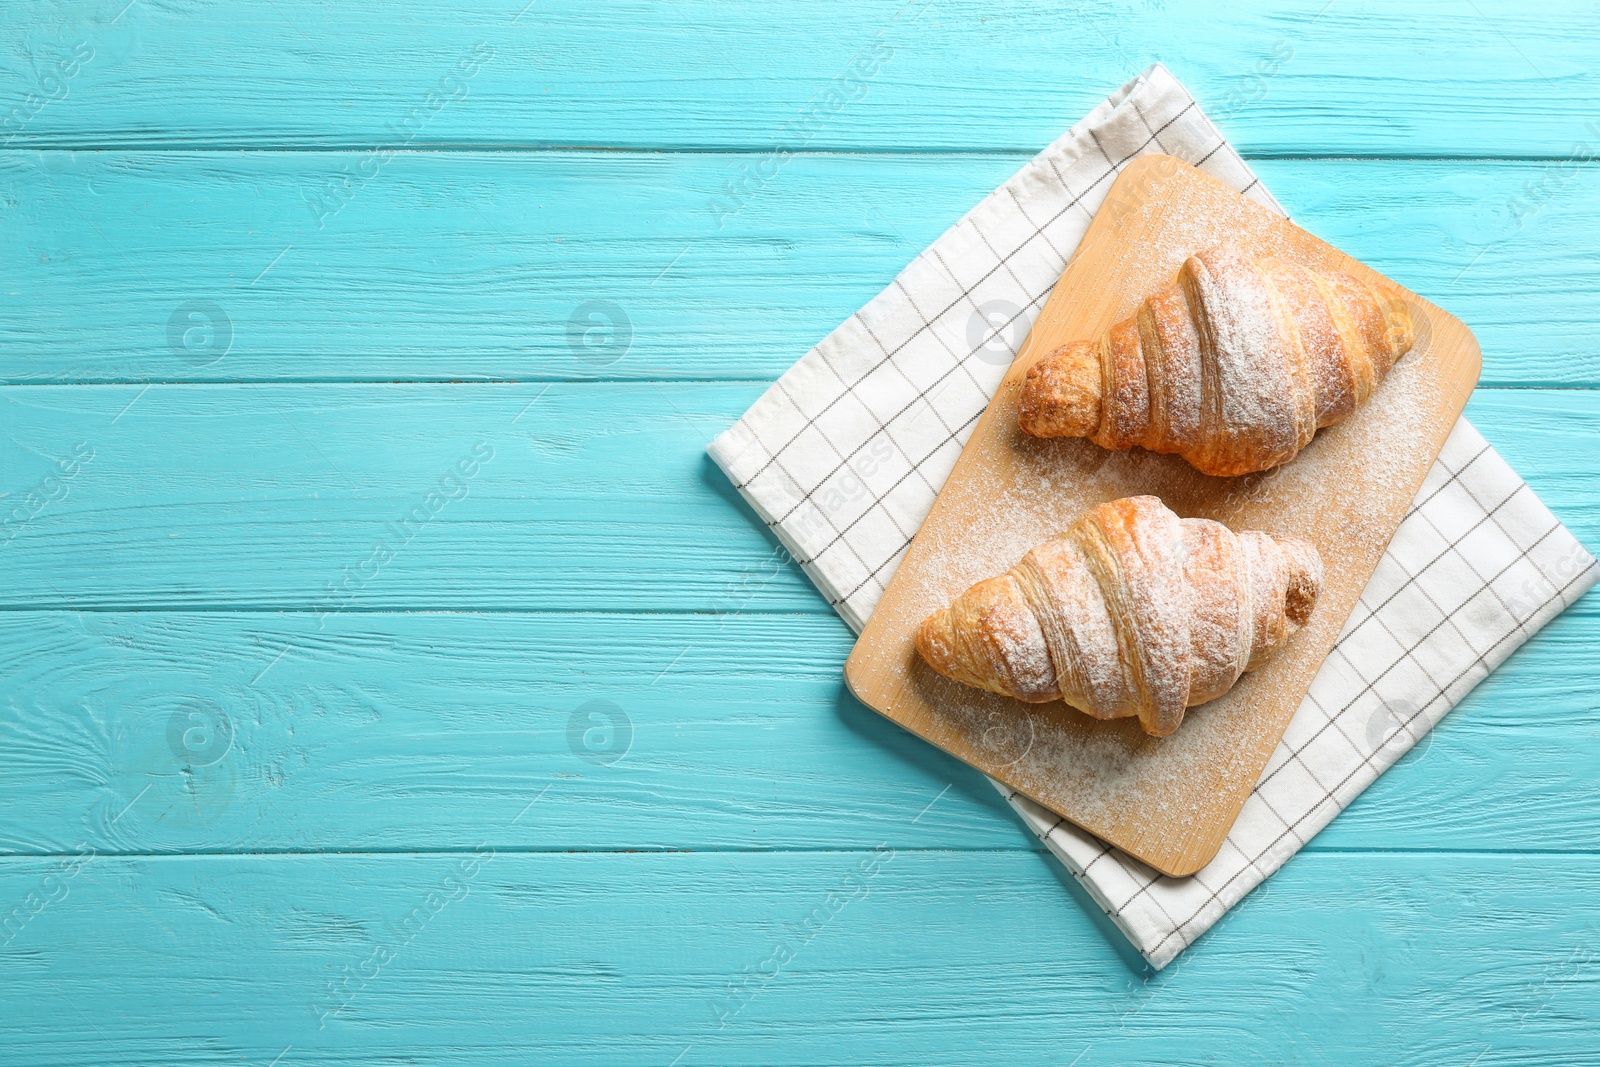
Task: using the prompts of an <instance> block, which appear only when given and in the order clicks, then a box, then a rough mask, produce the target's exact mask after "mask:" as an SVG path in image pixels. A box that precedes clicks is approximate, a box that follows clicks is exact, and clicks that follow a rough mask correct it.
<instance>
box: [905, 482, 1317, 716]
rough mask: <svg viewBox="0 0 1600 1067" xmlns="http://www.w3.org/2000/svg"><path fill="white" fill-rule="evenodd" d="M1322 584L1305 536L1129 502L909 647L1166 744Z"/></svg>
mask: <svg viewBox="0 0 1600 1067" xmlns="http://www.w3.org/2000/svg"><path fill="white" fill-rule="evenodd" d="M1321 587H1322V559H1321V557H1320V556H1319V555H1318V554H1317V550H1316V549H1315V548H1314V547H1312V546H1311V545H1310V544H1309V543H1308V542H1306V541H1302V540H1300V539H1299V538H1293V537H1284V538H1275V537H1272V536H1270V535H1268V534H1264V533H1259V532H1257V531H1254V530H1247V531H1244V532H1242V533H1234V532H1233V531H1231V530H1229V529H1228V528H1227V527H1226V526H1223V525H1222V524H1221V523H1218V522H1212V521H1210V520H1209V519H1180V518H1179V517H1178V516H1177V515H1175V514H1174V513H1173V512H1171V511H1170V510H1168V509H1167V507H1166V506H1165V505H1164V504H1162V503H1161V501H1160V500H1158V499H1157V498H1155V497H1153V496H1134V497H1127V498H1124V499H1122V500H1113V501H1111V502H1110V503H1108V504H1101V505H1099V506H1098V507H1095V508H1091V509H1090V510H1089V511H1088V512H1086V513H1085V514H1084V515H1082V516H1081V517H1080V518H1079V519H1078V520H1077V521H1076V522H1074V523H1073V524H1072V525H1071V526H1070V527H1068V528H1067V531H1066V532H1065V533H1063V534H1061V535H1060V536H1058V537H1056V538H1054V539H1052V540H1050V541H1046V542H1045V543H1044V544H1042V545H1039V546H1038V547H1036V548H1034V549H1033V551H1031V552H1029V553H1028V554H1027V555H1026V556H1024V557H1023V559H1022V562H1021V563H1019V564H1018V565H1017V566H1016V567H1014V568H1012V569H1011V570H1010V571H1009V572H1008V573H1006V574H1003V575H1001V576H999V577H998V578H990V579H988V580H987V581H983V582H979V583H978V584H977V585H974V586H973V587H972V588H970V589H968V590H967V591H966V592H965V593H963V594H961V596H959V597H957V598H956V600H955V602H954V603H952V604H951V605H950V606H949V607H948V608H944V609H942V610H940V611H936V612H934V613H933V614H932V615H930V616H928V618H927V619H925V620H923V623H922V626H921V627H920V629H919V630H918V631H917V639H916V643H917V651H918V652H920V653H921V654H922V658H923V659H924V660H926V661H927V662H928V664H929V666H931V667H933V669H934V670H936V671H938V672H939V673H940V674H943V675H945V676H946V677H948V678H953V679H955V680H956V681H958V682H963V683H965V684H967V685H971V686H976V687H978V688H980V689H986V690H988V691H990V692H992V693H999V694H1001V695H1003V696H1010V697H1016V698H1017V699H1019V700H1026V701H1030V702H1034V703H1038V702H1042V701H1048V700H1064V701H1066V702H1067V703H1068V704H1071V705H1072V706H1073V707H1075V708H1078V709H1080V710H1082V711H1084V712H1087V713H1088V714H1090V715H1092V716H1094V717H1095V718H1099V719H1115V718H1123V717H1126V716H1130V715H1137V716H1138V717H1139V725H1140V726H1142V727H1143V728H1144V730H1145V732H1146V733H1150V734H1154V735H1156V736H1157V737H1163V736H1165V735H1167V734H1170V733H1171V732H1172V731H1173V730H1176V729H1177V728H1178V725H1179V724H1180V723H1181V722H1183V715H1184V709H1185V708H1188V707H1192V706H1194V705H1196V704H1201V703H1204V702H1205V701H1207V700H1213V699H1215V698H1217V697H1219V696H1221V695H1222V694H1223V693H1226V692H1227V691H1228V690H1229V689H1231V688H1232V687H1233V683H1234V682H1235V681H1236V680H1238V678H1239V675H1240V674H1241V673H1243V672H1244V671H1247V670H1252V669H1254V668H1256V667H1258V666H1260V665H1261V664H1262V663H1263V662H1264V661H1265V660H1266V658H1267V656H1268V654H1270V653H1271V652H1272V650H1273V649H1275V648H1277V647H1278V646H1280V645H1282V644H1283V643H1284V642H1285V641H1286V640H1288V638H1289V637H1290V635H1292V634H1293V633H1294V632H1295V631H1297V630H1299V629H1300V627H1302V626H1304V625H1305V623H1306V621H1307V620H1308V619H1309V618H1310V615H1311V611H1312V608H1314V607H1315V606H1316V602H1317V596H1318V594H1319V592H1320V591H1321Z"/></svg>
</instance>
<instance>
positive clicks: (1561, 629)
mask: <svg viewBox="0 0 1600 1067" xmlns="http://www.w3.org/2000/svg"><path fill="white" fill-rule="evenodd" d="M1597 598H1600V594H1596V595H1595V596H1591V597H1590V598H1589V600H1588V601H1586V602H1583V603H1582V604H1580V605H1579V606H1578V607H1577V608H1575V609H1574V610H1573V611H1572V612H1571V613H1569V614H1568V615H1567V616H1566V617H1564V618H1562V619H1560V620H1558V621H1557V622H1556V623H1555V624H1553V625H1552V626H1551V627H1550V629H1549V630H1548V631H1546V632H1545V633H1542V634H1540V635H1539V636H1538V637H1537V638H1535V639H1534V641H1533V642H1532V643H1531V644H1530V645H1529V646H1528V647H1527V648H1525V649H1523V650H1521V651H1520V652H1518V653H1517V654H1516V655H1515V656H1514V657H1513V658H1512V659H1511V660H1510V661H1509V662H1508V663H1507V664H1506V665H1505V666H1504V667H1502V668H1501V669H1500V671H1499V672H1497V673H1496V674H1495V675H1494V676H1493V677H1492V678H1490V679H1489V680H1488V681H1487V682H1485V683H1484V684H1483V685H1482V686H1480V687H1479V689H1478V690H1477V691H1475V692H1474V693H1473V695H1472V696H1471V697H1470V698H1469V699H1468V700H1467V701H1466V703H1464V704H1463V705H1462V706H1461V707H1459V708H1457V709H1456V710H1455V711H1454V712H1452V713H1451V715H1450V717H1449V718H1447V719H1446V720H1445V722H1444V724H1443V725H1442V726H1441V727H1440V728H1439V729H1438V731H1437V732H1435V733H1434V734H1432V735H1431V736H1430V737H1429V738H1428V739H1427V740H1426V741H1425V742H1424V743H1423V745H1422V746H1421V747H1419V748H1417V749H1415V750H1413V752H1412V753H1411V754H1410V755H1408V756H1406V757H1405V758H1404V760H1403V761H1402V763H1401V764H1400V765H1399V766H1398V767H1396V768H1394V769H1393V770H1391V771H1390V772H1389V773H1388V774H1387V775H1385V776H1384V777H1383V778H1382V779H1380V781H1379V783H1378V785H1377V786H1375V787H1374V788H1373V789H1372V790H1371V791H1370V793H1369V794H1368V795H1367V796H1364V797H1363V798H1362V799H1361V800H1360V801H1359V802H1358V804H1357V805H1356V807H1355V808H1354V809H1353V810H1352V811H1351V812H1349V813H1348V814H1346V815H1344V816H1342V817H1341V818H1339V819H1338V820H1336V821H1335V822H1334V824H1333V826H1332V827H1330V828H1329V829H1328V830H1327V831H1325V832H1324V834H1323V835H1322V836H1320V837H1318V838H1317V839H1315V840H1314V841H1313V842H1312V844H1311V846H1310V847H1311V848H1312V849H1325V848H1333V849H1344V850H1350V849H1401V848H1405V849H1424V850H1433V851H1438V850H1460V849H1499V850H1510V849H1546V850H1554V849H1566V850H1587V849H1591V848H1592V847H1593V845H1594V834H1593V827H1594V826H1595V825H1596V823H1597V822H1600V796H1597V795H1596V793H1595V791H1594V790H1593V789H1592V788H1590V787H1589V784H1588V783H1590V782H1593V781H1594V780H1595V779H1596V778H1597V777H1600V752H1597V750H1596V748H1595V746H1593V745H1588V744H1574V743H1573V739H1574V738H1575V737H1586V736H1589V735H1592V734H1593V733H1594V732H1595V731H1596V730H1600V680H1596V679H1595V678H1593V677H1589V676H1585V675H1583V674H1581V673H1578V674H1575V673H1574V671H1573V666H1574V664H1575V663H1578V662H1580V661H1582V660H1583V658H1584V656H1585V655H1586V650H1588V649H1590V648H1592V647H1593V646H1594V644H1595V643H1596V641H1597V640H1600V599H1597ZM851 643H852V638H851V636H850V634H849V632H848V630H846V628H845V627H844V625H843V624H842V623H840V622H839V621H838V620H836V619H830V618H825V617H821V616H804V615H781V616H772V615H767V616H759V615H735V616H728V617H724V618H714V617H710V616H659V615H655V616H652V615H581V614H549V615H547V614H532V615H529V614H500V615H494V614H487V615H485V614H426V613H414V614H381V613H380V614H373V613H360V614H341V615H334V616H330V617H329V618H328V620H327V621H326V623H325V625H323V626H322V627H321V628H319V627H318V626H317V623H316V620H315V619H314V618H312V617H310V616H307V615H297V614H277V613H240V614H235V613H199V614H186V613H171V612H154V613H152V612H133V613H126V614H123V613H104V612H89V613H73V612H4V613H0V676H3V677H4V678H5V686H4V696H3V698H0V810H3V811H5V812H6V813H7V817H6V819H5V821H4V825H3V826H0V852H4V853H13V854H15V853H33V854H39V853H63V852H71V851H74V850H80V849H82V848H83V847H84V846H85V845H87V846H90V847H93V848H94V849H95V850H96V851H98V852H102V853H150V852H171V851H176V852H186V853H193V852H229V853H240V852H282V851H294V852H317V851H389V850H401V851H416V850H422V851H433V850H442V849H462V848H470V847H472V846H474V845H476V844H478V843H480V842H484V841H487V842H489V843H490V844H492V845H494V846H495V847H497V848H504V849H522V850H530V849H533V850H562V849H663V848H665V849H693V850H696V851H700V850H705V849H757V850H776V849H838V848H844V849H850V848H870V847H872V846H874V845H877V844H879V843H882V842H887V843H889V844H891V845H893V846H894V847H896V848H939V849H967V850H971V849H990V850H993V849H1009V850H1018V849H1020V850H1030V849H1037V848H1038V847H1039V846H1038V843H1037V842H1036V841H1035V839H1034V838H1033V837H1032V836H1031V835H1030V834H1028V833H1026V832H1025V831H1023V830H1022V828H1021V825H1020V824H1019V823H1018V822H1017V821H1016V819H1015V818H1014V817H1013V816H1012V815H1011V813H1010V812H1009V810H1008V809H1006V808H1005V807H1004V806H1003V805H1002V804H1001V802H1000V799H999V795H998V794H997V793H995V792H994V791H993V790H992V789H991V788H990V787H989V786H988V785H987V784H986V783H984V782H983V781H982V779H981V778H980V777H979V776H978V775H977V774H976V773H975V772H973V771H972V770H971V769H969V768H967V767H966V766H965V765H963V764H960V763H958V762H957V761H955V760H953V759H950V758H948V757H946V756H944V755H943V754H942V753H940V752H939V751H938V750H936V749H934V748H933V747H932V746H930V745H926V744H923V743H922V742H920V741H918V740H916V739H915V738H913V737H912V736H911V735H910V734H909V733H906V732H904V731H902V730H900V729H898V728H897V727H894V726H892V725H891V724H890V723H888V722H887V721H885V720H883V719H881V718H879V717H878V716H877V715H875V714H873V713H872V712H870V711H869V710H868V709H866V708H864V707H862V706H861V705H860V704H858V703H857V702H856V701H855V700H853V699H852V698H850V697H849V696H848V695H847V694H846V693H845V691H844V688H843V685H842V683H841V677H840V665H841V664H842V663H843V662H844V658H845V656H846V655H847V654H848V652H849V650H850V646H851ZM1390 725H1391V724H1390V723H1389V721H1388V720H1387V719H1386V718H1385V719H1383V720H1382V721H1374V723H1373V724H1372V728H1373V738H1372V743H1373V746H1374V748H1376V747H1378V746H1380V745H1382V744H1383V740H1384V737H1385V736H1386V731H1387V730H1388V729H1389V728H1390ZM947 786H948V787H949V789H948V791H947V792H944V793H943V795H942V797H941V799H940V802H939V803H938V804H937V805H936V806H935V807H934V808H932V809H930V810H929V811H927V812H926V813H925V814H923V815H922V817H921V818H916V817H915V816H916V815H917V814H918V812H919V811H920V810H921V809H922V807H923V806H924V805H925V804H926V803H927V802H928V798H929V797H931V796H933V795H934V794H937V793H940V792H941V790H944V789H945V787H947ZM546 787H548V788H549V792H548V793H546V794H545V796H544V799H542V800H541V801H540V802H539V805H538V806H537V808H536V809H534V810H533V811H531V812H530V813H529V815H528V816H527V817H526V818H524V819H523V820H521V821H520V822H519V823H518V824H517V826H516V827H508V826H507V825H506V823H505V811H506V809H507V808H508V807H511V808H517V807H520V805H521V804H522V803H525V802H526V801H525V800H524V799H522V798H525V797H526V796H527V795H528V794H529V792H530V791H533V792H539V791H541V790H544V789H545V788H546Z"/></svg>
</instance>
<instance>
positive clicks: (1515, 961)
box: [0, 802, 1600, 1067]
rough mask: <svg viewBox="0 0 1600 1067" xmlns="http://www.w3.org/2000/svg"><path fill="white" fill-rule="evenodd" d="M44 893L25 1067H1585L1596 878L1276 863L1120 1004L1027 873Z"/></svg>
mask: <svg viewBox="0 0 1600 1067" xmlns="http://www.w3.org/2000/svg"><path fill="white" fill-rule="evenodd" d="M541 803H542V802H541ZM519 806H520V805H517V804H515V803H511V804H507V806H506V809H505V819H506V820H507V821H508V822H509V821H510V820H511V819H513V818H514V817H515V815H516V812H517V808H518V807H519ZM533 810H534V811H537V810H538V808H537V806H535V808H534V809H533ZM529 817H530V818H531V817H532V816H531V815H530V816H529ZM75 862H77V861H75ZM69 870H73V871H75V873H72V874H67V873H66V872H64V871H63V870H62V869H61V866H60V861H59V860H32V859H28V860H18V859H11V860H3V861H0V899H11V898H15V897H17V896H19V895H22V894H25V893H28V892H31V891H34V890H36V889H38V888H39V887H41V886H44V885H47V884H48V885H51V886H52V887H54V886H60V887H61V888H60V889H56V890H55V892H56V896H57V899H56V900H55V901H54V902H53V903H50V904H49V905H48V906H46V907H44V908H42V909H41V910H39V911H37V912H36V913H35V914H34V915H33V916H32V918H31V920H30V921H29V922H28V923H27V924H26V925H25V926H24V927H23V928H22V930H21V931H20V933H19V934H18V935H17V936H16V937H14V938H13V939H12V941H11V942H10V944H8V945H7V946H6V947H5V948H4V949H0V959H3V960H4V966H3V968H0V997H3V998H4V1000H5V1003H6V1004H7V1006H8V1008H9V1009H10V1010H9V1011H8V1012H7V1017H6V1031H7V1044H6V1049H5V1055H6V1056H7V1057H8V1058H13V1059H14V1060H15V1061H16V1062H19V1063H28V1064H32V1065H35V1067H99V1065H101V1064H104V1063H108V1062H115V1063H118V1064H125V1065H128V1067H139V1065H150V1067H157V1065H159V1067H170V1065H172V1064H224V1063H241V1062H245V1063H251V1064H268V1063H271V1062H272V1060H273V1058H274V1057H279V1056H281V1059H279V1060H278V1064H279V1067H284V1065H303V1064H313V1063H329V1062H359V1063H395V1062H404V1063H409V1064H426V1065H433V1064H447V1063H460V1062H463V1061H465V1060H472V1061H473V1062H476V1063H491V1064H526V1063H529V1062H536V1063H545V1062H561V1063H575V1064H597V1065H598V1064H604V1065H610V1064H616V1063H658V1064H668V1063H671V1062H672V1060H673V1058H674V1057H678V1058H679V1063H680V1064H734V1063H795V1064H816V1063H835V1062H840V1061H848V1062H870V1063H881V1064H897V1065H906V1067H925V1065H928V1064H970V1063H975V1062H983V1063H1009V1062H1025V1063H1058V1064H1069V1063H1072V1062H1073V1061H1074V1058H1076V1060H1077V1063H1078V1064H1079V1067H1083V1065H1085V1064H1089V1065H1118V1067H1121V1065H1127V1064H1141V1065H1170V1064H1201V1063H1219V1062H1226V1063H1316V1064H1351V1063H1384V1064H1402V1065H1407V1067H1410V1065H1419V1064H1434V1063H1441V1064H1467V1063H1470V1062H1472V1060H1473V1058H1474V1057H1478V1058H1479V1062H1480V1063H1484V1062H1493V1061H1496V1060H1498V1061H1499V1062H1501V1063H1516V1064H1530V1065H1538V1067H1571V1065H1575V1064H1588V1063H1593V1062H1596V1060H1597V1059H1600V1000H1597V998H1595V997H1594V995H1593V986H1594V967H1595V956H1596V953H1597V945H1596V937H1597V933H1596V930H1595V926H1594V922H1593V920H1594V913H1593V910H1592V908H1593V903H1592V902H1593V900H1594V899H1595V896H1596V894H1597V893H1600V859H1597V857H1595V856H1594V855H1593V854H1588V855H1563V856H1548V855H1540V856H1515V855H1495V854H1480V853H1457V854H1452V855H1450V856H1448V857H1437V856H1414V855H1405V854H1399V855H1366V854H1352V853H1322V854H1310V855H1303V856H1299V857H1296V858H1295V859H1294V860H1293V861H1291V862H1290V864H1289V865H1288V867H1287V868H1286V869H1284V870H1283V871H1282V872H1280V873H1279V874H1278V875H1277V876H1276V877H1274V878H1273V880H1272V882H1271V883H1270V885H1269V887H1268V888H1266V889H1264V890H1262V891H1261V893H1260V894H1259V897H1258V899H1261V906H1259V907H1251V908H1245V909H1242V910H1240V911H1239V912H1237V913H1235V914H1234V915H1232V916H1231V917H1230V918H1229V919H1227V920H1226V922H1225V923H1224V925H1223V927H1222V929H1220V930H1218V931H1216V932H1215V933H1214V934H1213V935H1212V936H1211V937H1209V938H1207V939H1206V940H1204V941H1202V942H1201V943H1200V944H1198V945H1197V946H1195V947H1194V948H1192V949H1190V950H1189V952H1188V953H1186V954H1185V955H1184V956H1183V957H1182V959H1181V961H1180V962H1179V963H1177V964H1175V965H1174V966H1173V967H1172V968H1169V970H1168V971H1167V972H1165V973H1163V974H1161V975H1159V976H1157V977H1155V978H1152V979H1147V980H1141V979H1140V978H1138V977H1135V976H1132V975H1130V974H1129V973H1128V971H1127V968H1126V966H1125V964H1124V962H1123V961H1122V960H1121V959H1120V958H1119V957H1118V955H1117V953H1116V950H1115V949H1114V948H1113V947H1112V944H1111V943H1110V942H1108V941H1107V940H1106V938H1105V937H1104V936H1102V934H1101V932H1100V931H1099V930H1097V929H1096V928H1095V926H1094V924H1093V922H1092V921H1091V919H1090V918H1089V915H1088V913H1086V912H1085V911H1083V910H1081V909H1079V908H1077V907H1075V906H1068V904H1067V901H1066V900H1063V899H1061V898H1062V897H1063V896H1065V895H1066V893H1067V890H1066V888H1065V887H1064V886H1063V884H1062V881H1061V878H1062V877H1063V876H1060V875H1058V874H1057V871H1056V870H1055V869H1054V868H1053V867H1052V866H1051V861H1050V860H1049V859H1047V858H1046V857H1042V856H1037V855H1030V854H1026V853H977V854H972V853H967V854H962V853H943V852H935V853H926V852H908V851H901V850H894V849H883V850H878V851H850V852H827V853H809V854H800V853H786V854H762V855H741V854H728V853H721V854H705V855H701V854H685V853H674V854H667V855H660V854H657V855H531V856H530V855H516V854H507V853H500V852H495V853H494V854H493V855H489V854H488V853H474V852H472V851H470V850H467V851H464V852H462V853H456V854H452V855H434V856H416V855H402V856H322V857H307V856H265V857H261V856H256V857H251V856H240V857H209V858H207V859H205V860H203V861H196V860H193V859H190V858H186V857H172V858H137V859H119V858H114V857H99V858H94V859H89V860H87V861H84V865H83V866H82V867H81V868H69ZM63 894H64V895H63ZM1041 900H1055V901H1058V906H1055V907H1040V902H1041ZM1023 916H1025V917H1026V921H1019V917H1023ZM113 917H114V921H107V920H108V919H110V918H113ZM1441 941H1442V942H1443V943H1442V944H1441ZM64 945H72V946H73V949H72V951H70V952H66V951H63V950H62V946H64ZM108 961H115V965H114V966H107V962H108ZM268 961H270V963H269V964H268V965H266V966H264V965H263V964H264V963H267V962H268ZM90 1012H92V1013H93V1015H92V1016H90V1015H89V1013H90ZM319 1026H320V1028H319ZM1212 1050H1219V1051H1218V1052H1217V1054H1216V1055H1212ZM1221 1050H1225V1051H1221Z"/></svg>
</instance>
